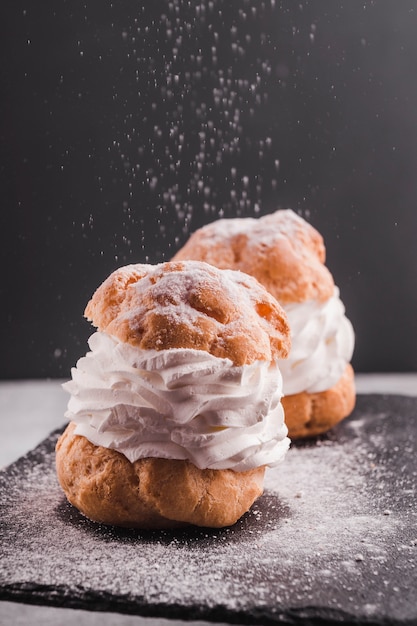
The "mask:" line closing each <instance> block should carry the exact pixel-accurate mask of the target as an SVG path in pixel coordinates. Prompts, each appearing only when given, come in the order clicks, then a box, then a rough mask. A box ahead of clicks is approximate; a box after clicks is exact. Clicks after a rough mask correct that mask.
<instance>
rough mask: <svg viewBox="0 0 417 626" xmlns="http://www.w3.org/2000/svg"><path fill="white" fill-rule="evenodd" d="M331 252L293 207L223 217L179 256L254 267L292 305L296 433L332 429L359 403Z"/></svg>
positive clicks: (289, 413) (289, 374)
mask: <svg viewBox="0 0 417 626" xmlns="http://www.w3.org/2000/svg"><path fill="white" fill-rule="evenodd" d="M325 256H326V252H325V245H324V241H323V237H322V236H321V234H320V233H319V232H318V231H317V230H316V229H315V228H313V226H311V225H310V224H309V223H308V222H307V221H306V220H304V219H303V218H301V217H300V216H299V215H297V214H296V213H294V212H293V211H291V210H279V211H276V212H275V213H272V214H270V215H265V216H263V217H260V218H235V219H222V220H217V221H215V222H213V223H211V224H208V225H207V226H204V227H202V228H200V229H199V230H197V231H196V232H194V233H193V234H192V235H191V236H190V238H189V239H188V241H187V242H186V243H185V245H184V246H183V248H181V249H180V250H179V251H178V252H177V254H176V255H175V256H174V260H184V259H195V260H201V261H205V262H207V263H210V264H212V265H214V266H216V267H219V268H223V269H224V268H229V269H234V270H240V271H242V272H245V273H247V274H250V275H251V276H254V277H255V278H256V279H257V280H258V281H259V282H260V283H261V284H262V285H263V286H264V287H265V288H266V289H267V290H268V291H269V293H271V294H272V295H273V296H274V297H275V298H276V299H277V300H278V302H279V303H280V304H281V305H282V307H283V308H284V310H285V312H286V314H287V318H288V322H289V325H290V328H291V342H292V348H291V353H290V355H289V358H288V359H286V361H282V362H281V363H280V369H281V373H282V376H283V390H284V398H283V400H282V402H283V405H284V408H285V419H286V423H287V426H288V429H289V436H290V437H291V438H292V439H297V438H302V437H310V436H315V435H318V434H320V433H324V432H326V431H327V430H329V429H330V428H331V427H332V426H334V425H335V424H336V423H337V422H339V421H340V420H342V419H343V418H344V417H346V416H347V415H349V414H350V413H351V411H352V410H353V407H354V404H355V385H354V373H353V369H352V366H351V364H350V361H351V357H352V353H353V348H354V332H353V328H352V325H351V323H350V321H349V320H348V319H347V317H346V315H345V307H344V305H343V303H342V301H341V299H340V294H339V289H338V288H337V287H336V286H335V283H334V280H333V276H332V274H331V273H330V271H329V269H328V268H327V267H326V265H325Z"/></svg>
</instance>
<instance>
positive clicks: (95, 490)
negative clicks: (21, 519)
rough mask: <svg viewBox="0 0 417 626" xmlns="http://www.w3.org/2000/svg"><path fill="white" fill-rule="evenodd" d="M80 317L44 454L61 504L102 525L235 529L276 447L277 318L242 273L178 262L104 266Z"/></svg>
mask: <svg viewBox="0 0 417 626" xmlns="http://www.w3.org/2000/svg"><path fill="white" fill-rule="evenodd" d="M85 314H86V317H87V318H88V319H89V320H90V321H92V323H93V324H94V326H96V328H97V331H96V332H95V333H94V334H93V335H92V336H91V337H90V340H89V346H90V352H88V353H87V355H86V356H85V357H82V358H81V359H80V360H79V361H78V363H77V367H75V368H73V370H72V380H71V381H70V382H68V383H65V385H64V387H65V388H66V389H67V391H69V393H70V394H71V398H70V400H69V403H68V411H67V413H66V416H67V417H68V419H69V420H70V423H69V425H68V427H67V429H66V430H65V432H64V434H63V435H62V436H61V438H60V440H59V441H58V444H57V451H56V464H57V474H58V478H59V481H60V483H61V485H62V487H63V490H64V492H65V494H66V496H67V498H68V500H69V501H70V502H71V503H72V504H73V505H74V506H76V507H77V508H78V509H79V510H80V511H81V512H82V513H83V514H84V515H86V516H87V517H89V518H90V519H92V520H95V521H98V522H102V523H105V524H115V525H120V526H131V527H139V528H170V527H176V526H182V525H187V524H196V525H199V526H212V527H221V526H228V525H231V524H233V523H235V522H236V521H237V519H239V518H240V517H241V516H242V515H243V514H244V513H245V512H246V511H247V510H249V508H250V506H251V505H252V504H253V502H254V501H255V499H256V498H257V497H258V496H259V495H260V494H261V493H262V491H263V477H264V472H265V467H266V466H269V465H270V466H273V465H275V464H277V463H279V462H280V461H281V460H282V459H283V457H284V456H285V454H286V451H287V449H288V447H289V439H288V437H287V427H286V426H285V423H284V417H283V407H282V404H281V397H282V378H281V374H280V370H279V365H278V362H281V359H283V358H285V357H286V355H287V354H288V352H289V349H290V335H289V327H288V324H287V320H286V316H285V313H284V311H283V309H282V308H281V307H280V305H279V304H278V303H277V302H276V300H275V299H274V298H273V297H272V296H271V295H270V294H269V293H268V292H267V291H266V290H265V289H264V288H263V287H262V286H261V285H260V284H259V283H258V281H256V280H255V279H254V278H252V277H250V276H247V275H245V274H243V273H241V272H235V271H232V270H219V269H217V268H215V267H212V266H210V265H208V264H206V263H203V262H198V261H184V262H171V263H162V264H159V265H155V266H152V265H130V266H126V267H122V268H120V269H119V270H116V271H115V272H114V273H113V274H111V275H110V276H109V278H107V280H105V281H104V283H103V284H102V285H101V286H100V287H99V288H98V289H97V291H96V292H95V294H94V295H93V297H92V299H91V301H90V302H89V303H88V305H87V308H86V312H85Z"/></svg>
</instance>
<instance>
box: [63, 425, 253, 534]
mask: <svg viewBox="0 0 417 626" xmlns="http://www.w3.org/2000/svg"><path fill="white" fill-rule="evenodd" d="M74 430H75V424H74V423H70V424H69V425H68V426H67V428H66V430H65V431H64V433H63V434H62V435H61V437H60V438H59V440H58V443H57V446H56V467H57V475H58V479H59V482H60V484H61V486H62V488H63V490H64V493H65V495H66V497H67V499H68V500H69V502H70V503H71V504H72V505H73V506H75V507H76V508H77V509H78V510H79V511H80V512H81V513H82V514H83V515H85V516H86V517H88V518H89V519H90V520H93V521H96V522H100V523H103V524H110V525H115V526H124V527H129V528H142V529H163V528H178V527H182V526H187V525H190V524H193V525H197V526H206V527H213V528H220V527H223V526H231V525H232V524H234V523H235V522H236V521H237V520H238V519H239V518H240V517H241V516H242V515H243V514H244V513H245V512H246V511H248V510H249V509H250V507H251V506H252V504H253V502H254V501H255V500H256V499H257V498H258V497H259V496H260V495H261V494H262V492H263V478H264V473H265V468H264V467H260V468H256V469H253V470H249V471H246V472H235V471H233V470H231V469H226V470H211V469H203V470H201V469H198V468H197V467H196V466H195V465H193V464H192V463H190V462H189V461H176V460H170V459H159V458H146V459H140V460H138V461H135V462H134V463H131V462H130V461H129V460H128V459H127V458H126V457H125V456H124V455H123V454H121V453H120V452H117V451H115V450H111V449H108V448H104V447H102V446H95V445H94V444H92V443H91V442H90V441H88V440H87V439H86V438H85V437H82V436H80V435H75V434H74Z"/></svg>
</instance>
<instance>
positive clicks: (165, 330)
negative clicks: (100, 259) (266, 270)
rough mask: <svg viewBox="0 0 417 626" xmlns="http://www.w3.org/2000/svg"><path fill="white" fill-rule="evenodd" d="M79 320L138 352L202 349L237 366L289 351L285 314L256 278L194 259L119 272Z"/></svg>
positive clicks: (271, 358)
mask: <svg viewBox="0 0 417 626" xmlns="http://www.w3.org/2000/svg"><path fill="white" fill-rule="evenodd" d="M85 316H86V317H87V319H89V320H90V321H91V322H92V323H93V324H94V326H96V327H97V328H98V330H101V331H104V332H106V333H108V334H110V335H112V336H114V337H117V338H118V339H120V341H123V342H127V343H130V344H132V345H134V346H137V347H138V348H142V349H144V350H149V349H154V350H167V349H170V348H192V349H196V350H205V351H206V352H209V353H210V354H212V355H213V356H216V357H220V358H229V359H230V360H231V361H233V363H234V364H235V365H244V364H248V363H253V362H254V361H256V360H261V361H272V360H273V359H276V358H285V357H286V356H287V355H288V353H289V349H290V334H289V327H288V322H287V318H286V315H285V313H284V311H283V309H282V307H281V306H280V305H279V304H278V302H277V301H276V300H275V299H274V298H273V297H271V295H270V294H269V293H268V292H267V291H266V290H265V288H264V287H262V285H260V284H259V282H258V281H257V280H254V278H253V277H251V276H248V275H245V274H242V272H236V271H230V270H228V271H224V272H223V271H219V269H218V268H215V267H213V266H211V265H208V264H207V263H203V262H200V261H180V262H168V263H161V264H159V265H140V264H138V265H127V266H125V267H122V268H120V269H118V270H116V271H115V272H113V273H112V274H111V275H110V276H109V277H108V278H107V280H105V281H104V283H103V284H102V285H101V286H100V287H99V288H98V289H97V291H96V292H95V293H94V295H93V297H92V299H91V300H90V302H89V303H88V305H87V307H86V310H85Z"/></svg>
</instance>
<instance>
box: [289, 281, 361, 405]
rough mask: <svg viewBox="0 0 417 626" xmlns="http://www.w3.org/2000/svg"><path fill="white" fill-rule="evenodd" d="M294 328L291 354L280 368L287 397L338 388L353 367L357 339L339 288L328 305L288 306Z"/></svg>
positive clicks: (298, 304)
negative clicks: (341, 380)
mask: <svg viewBox="0 0 417 626" xmlns="http://www.w3.org/2000/svg"><path fill="white" fill-rule="evenodd" d="M284 308H285V312H286V313H287V318H288V323H289V325H290V328H291V342H292V347H291V352H290V355H289V357H288V359H286V360H285V361H283V360H280V361H279V366H280V370H281V374H282V378H283V390H284V394H285V395H291V394H295V393H299V392H301V391H307V392H309V393H315V392H320V391H325V390H326V389H330V388H331V387H333V385H335V384H336V383H337V382H338V380H339V379H340V377H341V376H342V374H343V372H344V371H345V369H346V365H347V364H348V363H349V361H350V359H351V357H352V353H353V348H354V343H355V335H354V332H353V328H352V324H351V323H350V321H349V320H348V319H347V317H346V316H345V307H344V305H343V303H342V301H341V300H340V297H339V290H338V288H337V287H335V291H334V294H333V296H332V297H331V298H330V299H329V300H327V301H326V302H317V301H313V300H309V301H307V302H301V303H294V304H290V305H285V306H284Z"/></svg>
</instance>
